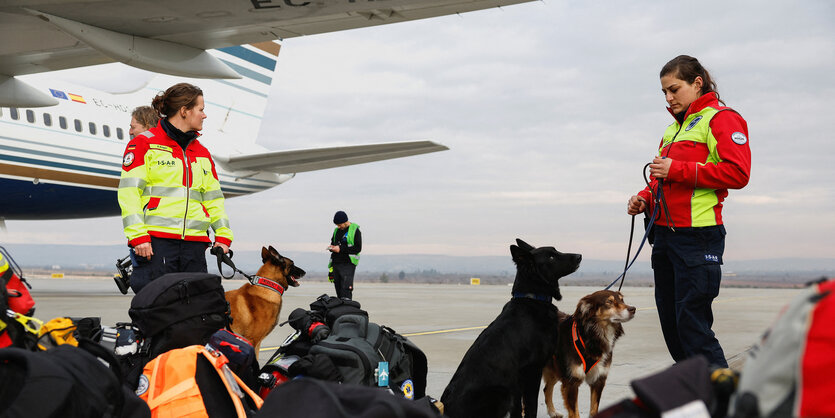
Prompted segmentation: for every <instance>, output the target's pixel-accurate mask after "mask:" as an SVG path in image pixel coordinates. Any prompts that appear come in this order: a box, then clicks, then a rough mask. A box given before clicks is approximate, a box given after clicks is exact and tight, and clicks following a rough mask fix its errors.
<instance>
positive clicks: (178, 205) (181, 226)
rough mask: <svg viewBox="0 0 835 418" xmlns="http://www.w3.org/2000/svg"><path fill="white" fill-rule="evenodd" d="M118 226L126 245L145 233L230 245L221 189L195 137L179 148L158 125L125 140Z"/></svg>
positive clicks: (145, 239)
mask: <svg viewBox="0 0 835 418" xmlns="http://www.w3.org/2000/svg"><path fill="white" fill-rule="evenodd" d="M118 195H119V206H121V208H122V226H123V227H124V230H125V236H126V237H127V238H128V242H129V244H130V245H131V246H136V245H138V244H141V243H143V242H149V241H150V240H151V238H150V236H155V237H159V238H173V239H182V240H186V241H202V242H211V239H210V238H209V236H208V235H207V231H208V230H209V228H211V229H213V230H214V234H215V241H216V242H221V243H224V244H226V245H229V244H231V243H232V238H233V237H232V230H231V229H230V228H229V218H228V217H227V216H226V210H225V208H224V199H223V193H222V192H221V189H220V182H219V181H218V178H217V172H216V170H215V165H214V161H212V157H211V155H210V154H209V151H208V150H207V149H206V148H205V147H204V146H203V145H201V144H200V142H199V141H198V140H197V139H194V140H192V141H191V143H190V144H189V145H188V146H187V147H186V149H185V150H184V149H182V148H181V147H180V146H179V145H178V144H177V143H176V142H175V141H174V140H172V139H171V138H169V137H168V136H167V135H166V134H165V131H164V130H163V129H162V127H161V126H159V125H158V126H157V127H155V128H152V129H151V130H150V131H147V132H144V133H142V134H140V135H137V136H136V137H135V138H134V139H133V140H131V141H130V143H128V146H127V148H126V149H125V154H124V157H123V160H122V178H121V180H120V181H119V192H118Z"/></svg>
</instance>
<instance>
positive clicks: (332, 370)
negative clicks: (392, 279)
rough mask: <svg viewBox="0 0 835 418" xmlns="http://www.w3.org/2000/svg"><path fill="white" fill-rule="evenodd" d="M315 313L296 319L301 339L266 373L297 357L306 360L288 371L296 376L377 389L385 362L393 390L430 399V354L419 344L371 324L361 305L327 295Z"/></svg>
mask: <svg viewBox="0 0 835 418" xmlns="http://www.w3.org/2000/svg"><path fill="white" fill-rule="evenodd" d="M310 308H311V310H310V311H304V310H302V309H296V310H295V311H293V312H292V313H291V314H290V316H289V320H288V322H289V323H290V325H291V326H292V327H293V328H294V329H296V330H297V331H299V337H298V338H296V339H294V340H293V342H292V343H289V344H285V345H282V347H280V348H279V349H278V350H276V352H275V354H273V356H272V357H271V358H270V360H269V361H268V362H267V364H266V365H265V366H264V368H262V369H261V371H262V372H266V373H273V372H275V371H277V370H278V371H280V370H279V369H284V366H281V367H279V363H281V362H282V361H283V360H282V359H284V358H285V357H287V356H291V355H295V356H298V357H300V360H298V361H297V362H295V363H293V364H291V365H290V366H289V367H288V368H286V374H288V375H289V376H290V377H292V376H297V375H304V376H311V377H317V378H320V379H326V380H338V381H339V382H342V383H352V384H359V385H364V386H377V384H378V381H377V373H378V370H377V369H378V365H379V362H381V361H385V362H388V368H389V378H388V381H389V384H388V387H389V388H391V389H392V390H393V391H394V392H396V393H401V394H402V395H403V396H404V397H407V398H411V399H419V398H422V397H424V396H425V394H426V375H427V371H428V370H427V360H426V355H425V354H424V353H423V351H421V350H420V349H419V348H418V347H417V346H416V345H415V344H414V343H412V342H411V341H409V340H408V339H407V338H406V337H403V336H402V335H400V334H398V333H397V332H395V331H394V330H393V329H391V328H388V327H386V326H380V325H378V324H376V323H373V322H370V321H369V320H368V313H367V312H366V311H364V310H362V309H361V307H360V304H359V302H357V301H353V300H345V299H340V298H334V297H329V296H328V295H322V296H319V298H317V299H316V301H314V302H313V303H311V304H310ZM317 324H318V325H317ZM323 329H324V331H323ZM282 373H283V372H282ZM270 388H271V387H270Z"/></svg>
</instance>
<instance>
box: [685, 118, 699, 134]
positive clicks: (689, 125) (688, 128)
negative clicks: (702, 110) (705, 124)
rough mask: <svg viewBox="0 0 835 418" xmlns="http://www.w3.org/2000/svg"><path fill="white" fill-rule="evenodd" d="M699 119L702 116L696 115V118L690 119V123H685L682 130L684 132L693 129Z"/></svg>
mask: <svg viewBox="0 0 835 418" xmlns="http://www.w3.org/2000/svg"><path fill="white" fill-rule="evenodd" d="M700 120H702V117H701V116H696V119H693V120H692V121H690V123H688V124H687V127H686V128H684V131H685V132H686V131H689V130H691V129H693V127H694V126H696V124H697V123H699V121H700Z"/></svg>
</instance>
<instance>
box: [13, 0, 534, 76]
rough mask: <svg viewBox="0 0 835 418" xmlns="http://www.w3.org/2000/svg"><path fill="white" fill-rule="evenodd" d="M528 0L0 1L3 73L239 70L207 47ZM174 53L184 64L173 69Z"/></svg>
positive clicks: (209, 73) (197, 73) (218, 72)
mask: <svg viewBox="0 0 835 418" xmlns="http://www.w3.org/2000/svg"><path fill="white" fill-rule="evenodd" d="M527 1H532V0H376V1H374V0H309V1H305V0H201V1H193V0H13V1H0V39H2V42H0V89H2V88H3V86H2V83H3V80H2V78H3V76H6V78H8V77H14V76H18V75H25V74H33V73H39V72H45V71H54V70H61V69H67V68H75V67H83V66H87V65H94V64H104V63H108V62H114V61H121V62H124V63H127V64H129V65H133V66H136V67H139V68H144V69H150V70H151V71H158V72H166V73H169V74H173V73H174V72H175V69H177V68H179V69H180V73H179V74H176V75H188V76H195V77H204V78H234V77H235V76H236V74H234V73H230V72H229V71H228V69H226V68H224V67H223V66H222V65H221V66H219V65H217V63H216V62H214V61H212V60H211V58H207V57H205V56H204V55H202V54H205V50H206V49H219V48H224V47H231V46H237V45H242V44H255V43H260V42H266V41H273V40H276V39H286V38H293V37H297V36H304V35H313V34H318V33H325V32H334V31H340V30H346V29H354V28H361V27H367V26H376V25H383V24H388V23H396V22H404V21H410V20H417V19H424V18H429V17H436V16H443V15H449V14H455V13H462V12H469V11H474V10H480V9H487V8H492V7H501V6H506V5H512V4H517V3H524V2H527ZM183 57H185V58H183ZM169 60H175V61H177V63H176V64H177V65H171V66H169V67H168V68H170V69H172V70H171V71H165V69H166V63H167V62H168V61H169ZM206 68H208V70H205V69H206ZM190 69H193V71H192V70H190ZM200 71H204V72H202V73H201V72H200ZM224 74H225V75H224ZM7 88H10V89H11V88H19V86H17V85H16V86H11V87H7Z"/></svg>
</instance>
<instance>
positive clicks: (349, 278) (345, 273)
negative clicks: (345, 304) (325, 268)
mask: <svg viewBox="0 0 835 418" xmlns="http://www.w3.org/2000/svg"><path fill="white" fill-rule="evenodd" d="M356 270H357V266H355V265H354V264H353V263H333V286H334V288H335V290H336V296H337V297H340V298H343V299H351V298H352V297H353V295H354V272H355V271H356Z"/></svg>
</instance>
